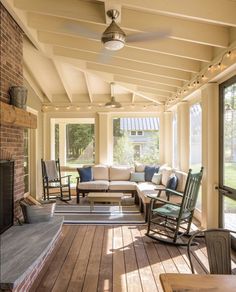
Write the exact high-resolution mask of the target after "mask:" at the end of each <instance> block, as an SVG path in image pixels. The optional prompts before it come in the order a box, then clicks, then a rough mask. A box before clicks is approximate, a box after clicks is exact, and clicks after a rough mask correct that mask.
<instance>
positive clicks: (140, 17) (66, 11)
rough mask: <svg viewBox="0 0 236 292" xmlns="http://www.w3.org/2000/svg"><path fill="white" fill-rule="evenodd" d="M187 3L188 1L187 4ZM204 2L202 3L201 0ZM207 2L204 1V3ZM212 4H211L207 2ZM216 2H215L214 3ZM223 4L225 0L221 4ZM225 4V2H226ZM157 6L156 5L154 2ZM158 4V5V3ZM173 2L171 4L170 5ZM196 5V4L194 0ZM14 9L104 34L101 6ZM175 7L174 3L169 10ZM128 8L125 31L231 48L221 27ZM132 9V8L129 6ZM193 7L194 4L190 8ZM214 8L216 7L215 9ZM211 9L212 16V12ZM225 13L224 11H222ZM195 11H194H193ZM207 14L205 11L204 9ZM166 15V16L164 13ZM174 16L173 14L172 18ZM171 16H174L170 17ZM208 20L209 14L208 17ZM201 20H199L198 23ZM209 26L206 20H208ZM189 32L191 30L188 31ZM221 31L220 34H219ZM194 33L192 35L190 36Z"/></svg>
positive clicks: (26, 4) (25, 3)
mask: <svg viewBox="0 0 236 292" xmlns="http://www.w3.org/2000/svg"><path fill="white" fill-rule="evenodd" d="M186 1H187V0H185V2H186ZM202 1H203V0H202ZM204 1H205V0H204ZM208 1H209V0H208ZM212 1H214V0H212ZM218 1H222V0H218ZM224 1H225V0H224ZM128 2H129V4H130V6H132V2H135V1H129V0H128ZM149 2H151V0H150V1H149ZM153 2H156V1H153ZM158 2H159V1H158ZM167 2H171V0H169V1H167ZM195 2H196V3H197V0H195ZM117 3H118V5H120V4H122V3H121V2H117V1H116V5H117ZM175 4H176V5H178V7H182V6H183V5H182V3H181V5H179V4H178V3H175ZM15 5H16V7H17V8H19V9H23V10H27V11H32V12H36V13H40V14H46V15H52V16H58V17H62V18H64V19H65V18H67V19H75V20H81V21H83V22H88V23H97V24H101V25H102V24H103V26H102V27H101V28H102V30H105V27H106V26H105V21H104V20H105V11H104V10H103V9H104V8H103V7H104V6H102V5H101V3H98V2H85V1H76V0H71V1H70V2H69V5H68V1H67V0H60V1H57V0H48V1H39V0H34V1H31V0H15ZM176 5H173V3H172V2H171V4H170V8H171V7H172V6H176ZM125 6H126V5H123V4H122V15H121V19H122V22H121V26H122V28H124V29H128V30H131V31H150V29H152V30H153V29H155V30H156V28H158V30H163V29H164V30H170V31H171V37H172V38H175V39H180V40H187V41H192V42H196V43H201V44H207V45H211V46H216V47H226V46H227V45H228V37H229V34H228V31H227V29H226V28H224V27H220V26H218V28H217V25H213V24H211V25H208V24H207V23H203V22H202V21H201V22H198V21H195V19H194V18H193V20H194V21H188V20H187V18H186V19H181V18H176V17H175V18H173V17H169V16H166V15H158V17H157V15H155V14H153V13H148V10H147V7H152V6H153V5H151V3H150V6H148V5H146V3H145V4H142V9H143V10H144V11H140V10H137V9H135V10H136V11H134V10H133V11H132V10H130V9H126V7H125ZM128 6H129V5H128ZM189 6H191V4H189ZM196 6H198V7H197V9H198V10H199V7H201V9H202V7H204V4H203V5H202V6H201V5H200V4H198V5H196ZM212 7H214V8H215V5H214V4H213V6H212ZM212 7H211V12H212ZM222 9H223V7H222ZM192 10H194V9H192ZM202 10H204V9H202ZM162 14H163V13H162ZM169 15H171V13H170V14H169ZM171 16H172V15H171ZM208 17H209V13H208ZM196 20H198V19H196ZM206 22H207V18H206ZM188 28H189V29H188ZM218 30H219V31H218ZM191 32H193V33H191Z"/></svg>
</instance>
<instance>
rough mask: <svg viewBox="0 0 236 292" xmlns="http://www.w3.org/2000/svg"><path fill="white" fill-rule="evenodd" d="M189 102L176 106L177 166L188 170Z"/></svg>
mask: <svg viewBox="0 0 236 292" xmlns="http://www.w3.org/2000/svg"><path fill="white" fill-rule="evenodd" d="M189 121H190V118H189V104H188V102H181V103H180V104H179V105H178V107H177V129H178V130H177V132H178V134H177V135H178V136H177V137H178V157H179V168H180V170H182V171H185V172H188V170H189V134H190V131H189Z"/></svg>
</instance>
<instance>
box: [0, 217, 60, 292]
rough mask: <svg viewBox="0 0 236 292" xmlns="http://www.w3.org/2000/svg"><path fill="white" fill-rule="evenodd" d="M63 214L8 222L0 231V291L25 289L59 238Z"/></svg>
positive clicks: (36, 274) (26, 289)
mask: <svg viewBox="0 0 236 292" xmlns="http://www.w3.org/2000/svg"><path fill="white" fill-rule="evenodd" d="M62 224H63V217H62V216H59V217H58V216H56V217H53V218H52V219H51V220H50V221H48V222H41V223H34V224H24V225H22V226H12V227H11V228H9V229H8V230H7V231H6V232H4V233H3V234H2V235H1V249H0V253H1V254H0V259H1V262H0V281H1V282H0V291H4V290H7V291H28V289H29V287H30V286H31V285H32V283H33V281H34V280H35V278H36V277H37V276H38V274H39V272H40V270H41V269H42V267H43V264H44V262H45V260H46V259H47V258H48V256H49V255H50V254H51V252H52V251H53V249H54V247H55V245H56V243H57V241H58V239H59V238H60V234H61V228H62Z"/></svg>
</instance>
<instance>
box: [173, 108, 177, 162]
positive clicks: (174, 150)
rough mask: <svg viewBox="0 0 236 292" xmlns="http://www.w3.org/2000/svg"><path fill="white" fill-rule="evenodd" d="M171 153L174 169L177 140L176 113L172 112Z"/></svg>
mask: <svg viewBox="0 0 236 292" xmlns="http://www.w3.org/2000/svg"><path fill="white" fill-rule="evenodd" d="M172 128H173V132H172V135H173V152H172V155H173V156H172V158H173V161H172V164H173V167H174V168H178V141H177V140H178V139H177V113H176V112H174V115H173V127H172Z"/></svg>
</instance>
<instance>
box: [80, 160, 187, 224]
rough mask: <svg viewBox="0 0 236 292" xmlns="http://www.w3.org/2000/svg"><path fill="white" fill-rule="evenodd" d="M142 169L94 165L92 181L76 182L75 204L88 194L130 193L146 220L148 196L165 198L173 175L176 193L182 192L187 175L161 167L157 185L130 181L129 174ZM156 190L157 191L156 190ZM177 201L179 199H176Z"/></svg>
mask: <svg viewBox="0 0 236 292" xmlns="http://www.w3.org/2000/svg"><path fill="white" fill-rule="evenodd" d="M143 171H144V167H140V166H138V167H135V168H134V167H130V166H106V165H95V166H93V167H92V176H93V177H92V180H91V181H87V182H80V180H79V179H78V181H77V187H76V189H77V203H79V198H80V195H81V194H82V195H83V196H84V195H85V194H86V193H89V192H108V191H109V192H124V193H132V195H133V196H134V197H135V203H136V204H139V208H140V210H141V211H142V212H144V215H145V218H146V220H147V218H148V210H149V203H150V199H149V198H148V197H147V195H149V194H156V195H160V197H163V198H165V196H166V194H165V192H164V191H161V192H160V191H159V190H161V189H165V188H166V185H167V183H168V180H169V178H170V176H171V175H173V174H175V176H176V177H177V179H178V185H177V191H179V192H183V191H184V187H185V183H186V180H187V173H185V172H182V171H178V170H173V169H172V168H170V167H165V166H164V167H161V168H160V169H159V173H161V174H160V178H159V181H158V184H156V183H154V182H147V181H137V182H135V181H131V180H130V179H131V173H132V172H135V173H142V172H143ZM157 189H158V190H157ZM178 199H179V197H178ZM178 199H177V197H176V198H175V197H174V196H171V200H172V201H173V200H174V201H177V200H178Z"/></svg>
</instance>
